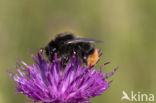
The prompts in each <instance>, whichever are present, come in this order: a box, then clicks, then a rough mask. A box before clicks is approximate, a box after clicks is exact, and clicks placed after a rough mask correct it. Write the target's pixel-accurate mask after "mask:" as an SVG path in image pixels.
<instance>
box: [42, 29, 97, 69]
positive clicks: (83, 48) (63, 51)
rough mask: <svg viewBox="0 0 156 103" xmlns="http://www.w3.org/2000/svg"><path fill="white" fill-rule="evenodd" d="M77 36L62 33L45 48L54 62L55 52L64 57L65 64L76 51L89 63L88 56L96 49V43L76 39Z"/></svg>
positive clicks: (85, 62) (78, 55)
mask: <svg viewBox="0 0 156 103" xmlns="http://www.w3.org/2000/svg"><path fill="white" fill-rule="evenodd" d="M74 39H76V37H75V36H74V34H72V33H67V32H65V33H60V34H58V35H57V36H56V37H55V39H54V40H51V41H50V42H49V43H48V45H47V46H46V47H45V48H44V49H45V53H46V55H47V57H48V59H49V61H51V62H52V60H53V57H54V54H55V53H57V56H58V58H64V64H63V65H64V66H65V65H66V63H67V62H68V61H69V60H70V59H71V58H72V56H73V52H76V57H77V58H78V59H80V60H81V62H83V63H84V64H87V58H88V56H89V55H91V54H93V53H94V51H95V48H94V45H93V44H92V43H90V42H88V41H84V40H82V41H79V42H72V43H68V42H69V41H74Z"/></svg>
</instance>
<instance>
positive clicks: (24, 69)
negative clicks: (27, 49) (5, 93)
mask: <svg viewBox="0 0 156 103" xmlns="http://www.w3.org/2000/svg"><path fill="white" fill-rule="evenodd" d="M32 57H33V60H34V62H35V63H34V64H33V65H31V66H30V65H28V64H26V63H25V62H24V61H22V60H20V62H21V64H18V63H17V64H16V66H17V68H16V69H17V71H18V75H17V74H13V73H12V72H9V74H10V76H11V77H12V78H13V79H14V81H15V82H16V84H17V92H18V93H21V94H25V95H26V96H27V97H29V98H30V99H31V100H33V101H34V102H43V103H90V102H89V98H92V97H95V96H98V95H101V94H102V93H103V92H104V91H105V90H107V89H108V88H109V86H110V85H109V81H108V80H107V79H108V77H109V76H111V75H113V74H114V72H115V71H116V69H115V70H114V71H113V72H111V73H102V72H101V68H99V69H97V70H96V69H93V67H94V66H90V67H86V66H82V64H81V62H80V61H79V60H78V59H77V58H76V57H75V56H73V58H72V59H71V60H70V61H69V62H68V63H67V65H66V67H65V68H63V67H62V65H61V62H63V60H61V62H59V60H58V58H57V55H55V56H54V60H53V61H52V63H51V62H49V61H47V60H45V59H44V56H43V53H42V52H38V53H37V58H36V57H35V56H34V55H33V54H32ZM106 64H107V63H106ZM104 65H105V64H104Z"/></svg>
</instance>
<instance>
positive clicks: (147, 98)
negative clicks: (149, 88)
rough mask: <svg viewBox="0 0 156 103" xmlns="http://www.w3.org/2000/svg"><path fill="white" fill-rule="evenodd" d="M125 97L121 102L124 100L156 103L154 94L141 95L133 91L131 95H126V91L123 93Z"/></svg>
mask: <svg viewBox="0 0 156 103" xmlns="http://www.w3.org/2000/svg"><path fill="white" fill-rule="evenodd" d="M122 94H123V96H122V97H121V101H123V100H128V101H138V102H140V101H141V102H143V101H146V102H147V101H148V102H153V101H154V94H151V93H149V94H146V93H141V92H134V91H131V92H130V93H129V94H128V93H126V92H125V91H122Z"/></svg>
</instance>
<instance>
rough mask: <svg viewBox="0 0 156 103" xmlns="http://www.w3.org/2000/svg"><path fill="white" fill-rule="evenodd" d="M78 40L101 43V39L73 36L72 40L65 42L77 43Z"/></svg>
mask: <svg viewBox="0 0 156 103" xmlns="http://www.w3.org/2000/svg"><path fill="white" fill-rule="evenodd" d="M79 42H89V43H94V42H96V43H103V41H100V40H95V39H91V38H74V39H73V40H70V41H68V42H67V43H69V44H70V43H79Z"/></svg>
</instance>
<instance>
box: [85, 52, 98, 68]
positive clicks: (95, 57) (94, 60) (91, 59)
mask: <svg viewBox="0 0 156 103" xmlns="http://www.w3.org/2000/svg"><path fill="white" fill-rule="evenodd" d="M98 60H99V53H98V50H97V49H95V51H94V53H93V54H91V55H90V56H89V57H88V59H87V64H88V66H93V65H94V64H96V63H97V61H98Z"/></svg>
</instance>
